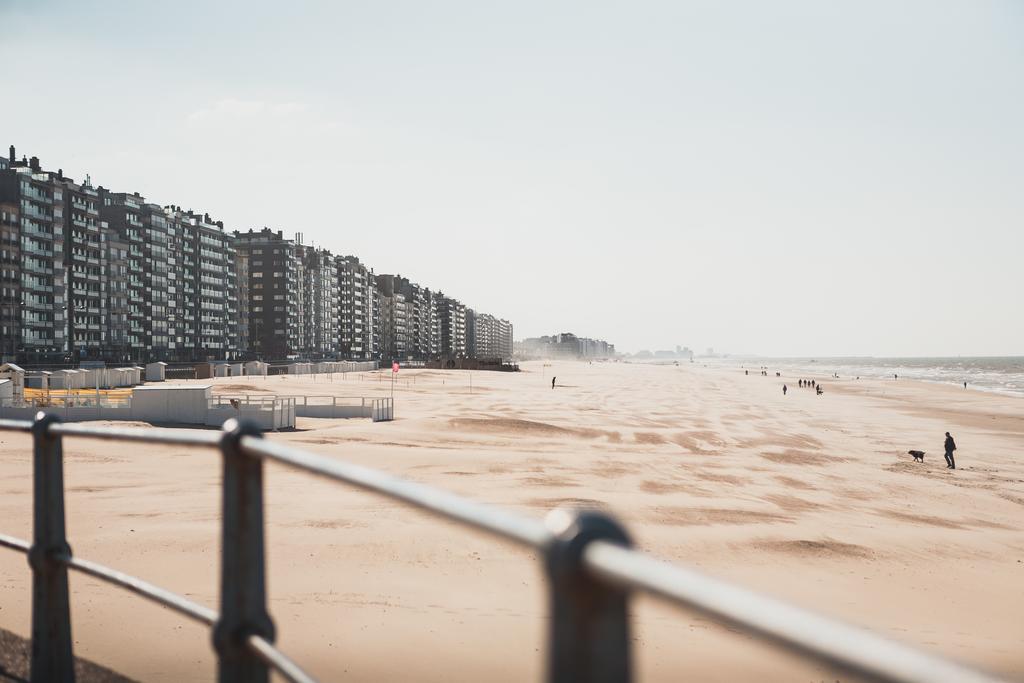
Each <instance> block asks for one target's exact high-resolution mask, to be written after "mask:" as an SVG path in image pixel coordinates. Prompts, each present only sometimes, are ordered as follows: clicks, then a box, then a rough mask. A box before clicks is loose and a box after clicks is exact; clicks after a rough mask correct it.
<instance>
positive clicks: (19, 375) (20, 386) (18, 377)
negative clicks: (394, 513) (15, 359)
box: [0, 363, 25, 398]
mask: <svg viewBox="0 0 1024 683" xmlns="http://www.w3.org/2000/svg"><path fill="white" fill-rule="evenodd" d="M0 379H6V380H10V382H11V392H12V396H16V397H17V398H22V397H23V396H24V395H25V371H24V370H23V369H21V368H20V367H18V366H17V365H15V364H14V363H4V364H3V365H0Z"/></svg>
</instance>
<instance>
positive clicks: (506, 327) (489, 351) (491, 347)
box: [466, 309, 513, 360]
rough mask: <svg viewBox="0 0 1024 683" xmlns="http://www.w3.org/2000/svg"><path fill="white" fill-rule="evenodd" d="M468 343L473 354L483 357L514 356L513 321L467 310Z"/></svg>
mask: <svg viewBox="0 0 1024 683" xmlns="http://www.w3.org/2000/svg"><path fill="white" fill-rule="evenodd" d="M466 329H467V332H466V343H467V347H468V348H470V349H472V353H471V355H472V356H473V357H474V358H481V359H500V360H509V359H511V358H512V345H513V344H512V323H510V322H509V321H507V320H503V319H501V318H496V317H494V316H493V315H490V314H489V313H477V312H476V311H473V310H471V309H467V311H466Z"/></svg>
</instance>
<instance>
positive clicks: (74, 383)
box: [71, 370, 92, 389]
mask: <svg viewBox="0 0 1024 683" xmlns="http://www.w3.org/2000/svg"><path fill="white" fill-rule="evenodd" d="M71 372H73V373H74V374H73V375H71V377H72V378H73V379H72V380H71V388H72V389H88V388H89V387H90V385H89V380H90V379H92V372H91V371H90V370H72V371H71Z"/></svg>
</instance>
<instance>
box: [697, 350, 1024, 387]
mask: <svg viewBox="0 0 1024 683" xmlns="http://www.w3.org/2000/svg"><path fill="white" fill-rule="evenodd" d="M702 360H705V359H701V358H697V359H696V361H697V362H701V361H702ZM718 362H721V363H724V364H728V365H734V366H744V367H747V368H750V367H760V366H762V365H764V366H766V367H767V368H768V369H769V370H771V371H772V372H775V371H783V372H784V374H790V373H791V372H801V371H802V372H807V373H814V374H815V375H822V374H824V375H828V376H831V375H832V374H837V375H839V377H840V379H851V378H853V377H871V378H883V379H888V378H891V377H892V376H893V375H899V376H900V377H902V378H906V379H915V380H921V381H923V382H937V383H939V384H958V385H961V386H963V383H964V382H967V386H968V388H970V389H978V390H981V391H992V392H996V393H1000V394H1007V395H1011V396H1022V397H1024V356H977V357H971V356H957V357H955V358H871V357H849V358H751V357H747V358H738V357H732V358H727V359H718Z"/></svg>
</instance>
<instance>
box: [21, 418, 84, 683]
mask: <svg viewBox="0 0 1024 683" xmlns="http://www.w3.org/2000/svg"><path fill="white" fill-rule="evenodd" d="M55 422H60V418H59V417H57V416H56V415H53V414H49V413H44V412H43V411H39V412H38V413H36V417H35V424H33V425H32V441H33V464H32V468H33V489H34V490H33V519H32V548H31V550H29V553H28V563H29V566H30V567H32V664H31V666H32V669H31V680H32V683H42V682H45V681H74V680H75V663H74V657H73V655H72V651H71V606H70V601H69V596H68V568H67V567H66V566H65V565H64V563H63V562H60V561H58V560H57V559H56V557H57V556H59V555H69V556H70V555H71V547H70V546H69V545H68V541H67V536H66V535H65V529H64V461H63V458H64V456H63V452H62V444H61V437H60V436H59V435H53V434H50V433H49V429H50V425H51V424H53V423H55Z"/></svg>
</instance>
